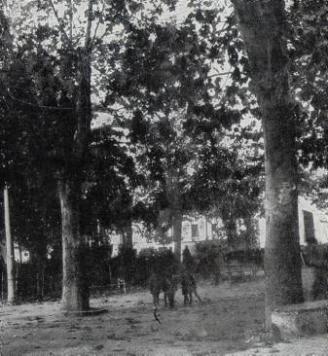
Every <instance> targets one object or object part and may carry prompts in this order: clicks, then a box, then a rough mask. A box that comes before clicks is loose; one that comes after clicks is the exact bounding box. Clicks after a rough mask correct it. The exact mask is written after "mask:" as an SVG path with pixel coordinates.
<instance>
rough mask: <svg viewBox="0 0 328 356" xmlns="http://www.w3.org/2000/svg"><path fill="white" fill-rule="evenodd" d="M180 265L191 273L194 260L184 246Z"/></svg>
mask: <svg viewBox="0 0 328 356" xmlns="http://www.w3.org/2000/svg"><path fill="white" fill-rule="evenodd" d="M182 265H183V267H184V268H185V269H186V270H187V271H192V269H193V266H194V259H193V257H192V255H191V253H190V250H189V248H188V246H186V247H185V248H184V250H183V252H182Z"/></svg>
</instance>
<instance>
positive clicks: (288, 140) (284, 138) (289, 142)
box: [233, 0, 303, 326]
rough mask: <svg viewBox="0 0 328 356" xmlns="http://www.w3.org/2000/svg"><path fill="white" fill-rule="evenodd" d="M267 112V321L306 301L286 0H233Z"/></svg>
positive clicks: (256, 87)
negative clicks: (276, 311)
mask: <svg viewBox="0 0 328 356" xmlns="http://www.w3.org/2000/svg"><path fill="white" fill-rule="evenodd" d="M233 4H234V8H235V12H236V14H237V18H238V25H239V29H240V32H241V34H242V37H243V39H244V43H245V47H246V51H247V54H248V58H249V65H250V70H251V79H252V83H251V85H252V89H253V91H254V93H255V95H256V97H257V101H258V104H259V107H260V110H261V113H262V122H263V129H264V146H265V172H266V202H265V213H266V244H265V274H266V320H267V326H270V325H271V311H272V310H273V309H274V308H276V307H278V306H281V305H285V304H293V303H299V302H302V301H303V291H302V279H301V259H300V247H299V231H298V213H297V211H298V210H297V209H298V206H297V195H298V193H297V162H296V148H295V104H294V101H293V99H292V96H291V92H290V87H289V76H288V55H287V42H286V26H287V22H286V18H285V9H284V6H285V4H284V1H282V0H269V1H263V0H233Z"/></svg>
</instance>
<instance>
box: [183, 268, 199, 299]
mask: <svg viewBox="0 0 328 356" xmlns="http://www.w3.org/2000/svg"><path fill="white" fill-rule="evenodd" d="M181 287H182V295H183V303H184V305H188V304H189V305H191V304H192V298H193V297H192V296H193V294H194V295H195V297H196V298H197V299H198V301H199V302H200V303H201V302H202V300H201V298H200V296H199V295H198V293H197V284H196V279H195V277H194V276H193V275H192V273H190V272H189V271H186V270H185V271H183V272H182V275H181Z"/></svg>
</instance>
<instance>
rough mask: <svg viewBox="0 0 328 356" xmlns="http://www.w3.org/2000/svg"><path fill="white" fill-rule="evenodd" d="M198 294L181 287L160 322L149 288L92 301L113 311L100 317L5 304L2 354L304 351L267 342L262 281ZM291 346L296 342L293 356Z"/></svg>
mask: <svg viewBox="0 0 328 356" xmlns="http://www.w3.org/2000/svg"><path fill="white" fill-rule="evenodd" d="M199 294H200V295H201V296H202V297H203V299H204V302H203V303H202V304H198V303H197V304H195V305H194V306H193V307H184V306H183V305H182V296H181V292H180V291H179V292H178V295H177V307H176V309H174V310H167V309H165V308H161V310H160V319H161V324H158V323H157V322H156V321H154V318H153V313H152V303H151V296H150V294H149V293H148V292H136V293H131V294H126V295H115V296H111V297H107V298H97V299H94V300H92V305H93V306H95V307H104V308H106V309H108V313H106V314H102V315H98V316H85V317H70V318H67V317H65V316H63V315H62V314H61V313H60V311H59V304H58V303H43V304H25V305H21V306H15V307H5V308H3V309H2V312H1V338H2V345H1V346H2V354H3V355H6V356H7V355H14V356H19V355H38V356H40V355H85V356H91V355H226V354H234V353H235V354H236V355H243V356H246V355H270V354H280V355H286V356H287V355H297V356H298V355H303V353H294V352H301V351H297V350H296V349H292V347H293V344H281V345H280V344H279V345H270V344H268V343H267V342H265V341H264V340H265V338H263V337H262V335H264V334H263V323H264V296H263V281H257V282H249V283H241V284H234V285H230V284H228V283H224V284H222V285H220V286H217V287H215V286H211V285H209V284H203V285H201V286H200V287H199ZM302 342H303V344H304V342H305V340H303V341H301V343H302ZM327 345H328V343H327V344H326V340H325V339H324V338H323V337H321V338H319V339H314V342H313V347H312V348H311V347H310V349H309V352H308V353H304V355H328V348H325V346H327ZM300 346H301V348H300V349H299V350H304V347H303V348H302V345H300ZM284 347H285V348H286V347H289V351H288V353H284V352H285V351H284V349H283V348H284ZM315 347H317V348H318V347H320V348H321V349H322V353H320V352H321V350H320V349H318V350H316V349H315ZM281 348H282V349H281ZM313 348H314V349H313ZM281 350H282V351H281ZM305 351H306V350H305ZM281 352H282V353H281ZM310 352H312V353H310ZM314 352H317V353H314Z"/></svg>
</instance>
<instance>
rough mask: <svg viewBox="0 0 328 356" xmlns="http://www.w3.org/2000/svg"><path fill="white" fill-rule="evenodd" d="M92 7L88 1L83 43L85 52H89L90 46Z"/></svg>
mask: <svg viewBox="0 0 328 356" xmlns="http://www.w3.org/2000/svg"><path fill="white" fill-rule="evenodd" d="M92 7H93V0H89V5H88V16H87V28H86V33H85V43H84V46H85V48H86V49H87V50H90V45H91V25H92Z"/></svg>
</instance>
